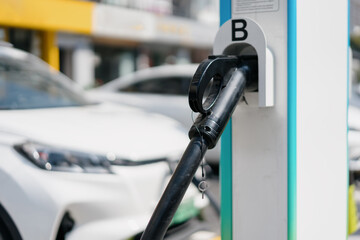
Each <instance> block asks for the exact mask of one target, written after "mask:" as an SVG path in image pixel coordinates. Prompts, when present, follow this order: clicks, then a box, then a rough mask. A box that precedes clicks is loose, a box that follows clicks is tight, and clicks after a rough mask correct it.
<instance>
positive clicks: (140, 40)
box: [0, 0, 219, 87]
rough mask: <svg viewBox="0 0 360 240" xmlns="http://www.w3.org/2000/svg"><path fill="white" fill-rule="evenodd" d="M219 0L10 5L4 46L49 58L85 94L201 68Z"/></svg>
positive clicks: (24, 1)
mask: <svg viewBox="0 0 360 240" xmlns="http://www.w3.org/2000/svg"><path fill="white" fill-rule="evenodd" d="M218 2H219V1H218V0H192V1H190V0H93V1H80V0H46V1H44V0H17V1H13V0H4V1H1V2H0V40H1V39H2V40H6V41H9V42H11V43H12V44H13V45H14V46H15V47H17V48H20V49H23V50H26V51H29V52H31V53H33V54H35V55H38V56H40V57H42V58H43V59H44V60H46V61H48V62H49V63H50V64H51V65H52V66H54V67H55V68H59V69H60V70H61V71H62V72H64V73H65V74H66V75H68V76H69V77H70V78H72V79H74V80H76V81H77V82H79V83H80V84H81V85H83V86H84V87H90V86H93V85H96V84H102V83H104V82H108V81H110V80H112V79H114V78H116V77H118V76H121V75H124V74H127V73H129V72H132V71H135V70H137V69H141V68H146V67H150V66H156V65H161V64H165V63H170V64H175V63H182V62H200V61H201V60H202V59H204V58H206V57H207V55H208V54H210V52H211V47H212V43H213V39H214V37H215V33H216V31H217V28H218V24H219V23H218V19H219V17H218V12H219V10H218V8H219V6H218V4H219V3H218Z"/></svg>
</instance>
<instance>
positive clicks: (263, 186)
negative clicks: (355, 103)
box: [214, 0, 349, 240]
mask: <svg viewBox="0 0 360 240" xmlns="http://www.w3.org/2000/svg"><path fill="white" fill-rule="evenodd" d="M348 7H349V3H348V1H347V0H343V1H339V0H316V1H312V0H298V1H297V0H271V1H260V0H232V1H231V0H220V12H221V16H220V18H221V25H222V26H221V27H220V29H219V32H218V34H217V37H216V40H215V43H214V54H232V55H242V54H256V55H258V58H259V90H258V92H247V93H245V98H246V100H247V104H245V103H244V102H242V103H240V104H239V106H238V107H237V109H236V110H235V112H234V114H233V117H232V120H231V122H230V123H229V125H228V126H227V129H226V130H225V132H224V134H223V136H222V145H221V146H222V153H221V162H220V174H221V211H222V213H221V225H222V239H223V240H230V239H235V240H265V239H266V240H286V239H287V240H341V239H344V240H345V239H347V190H348V163H347V162H348V161H347V105H348V104H347V99H348V78H349V77H348V72H349V69H348V68H349V67H348V66H349V61H348V59H349V58H348V56H349V52H348V51H349V50H348V49H349V40H348ZM254 50H255V51H254Z"/></svg>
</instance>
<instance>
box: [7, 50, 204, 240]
mask: <svg viewBox="0 0 360 240" xmlns="http://www.w3.org/2000/svg"><path fill="white" fill-rule="evenodd" d="M188 142H189V140H188V138H187V134H186V131H184V129H183V128H182V126H181V125H180V124H179V123H177V122H175V121H174V120H171V119H169V118H166V117H164V116H160V115H154V114H150V113H148V112H144V111H141V110H138V109H134V108H130V107H126V106H121V105H111V104H104V103H93V102H89V101H88V100H86V99H85V98H84V97H83V96H82V93H81V91H80V90H79V89H77V87H76V86H75V85H74V84H73V82H71V80H69V79H67V78H66V77H65V76H63V75H62V74H60V73H58V72H56V71H54V70H50V68H49V67H48V65H47V64H45V63H44V62H42V61H41V60H39V59H38V58H36V57H35V56H32V55H30V54H27V53H25V52H23V51H20V50H16V49H13V48H10V47H6V46H0V239H1V240H18V239H24V240H49V239H50V240H52V239H56V240H61V239H70V240H83V239H87V240H91V239H94V240H95V239H96V240H98V239H102V240H106V239H109V240H110V239H111V240H115V239H117V240H119V239H137V238H136V237H139V235H140V234H141V232H142V231H143V230H144V229H145V227H146V224H147V222H148V220H149V218H150V216H151V214H152V212H153V209H154V207H155V206H156V204H157V201H158V199H159V198H160V195H161V193H162V191H163V189H164V187H165V186H166V183H167V180H168V178H169V176H170V172H171V169H172V168H173V167H174V165H176V161H177V160H179V158H180V157H181V154H182V152H183V151H184V149H185V147H186V145H187V143H188ZM206 204H207V201H206V200H205V201H204V200H202V199H201V194H200V193H199V192H198V191H197V189H196V188H195V187H191V188H189V190H188V192H187V195H186V196H185V198H184V200H183V202H182V204H181V205H180V208H179V210H178V212H177V215H176V216H175V218H174V221H173V226H174V227H176V226H177V225H179V224H181V223H184V222H187V221H188V220H190V219H192V218H196V217H197V216H198V214H199V211H200V210H201V209H202V208H203V207H204V206H205V205H206ZM184 232H186V228H184V229H183V230H182V232H181V234H184ZM177 233H179V231H174V235H176V234H177ZM188 234H192V232H189V233H188Z"/></svg>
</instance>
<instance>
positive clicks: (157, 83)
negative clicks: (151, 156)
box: [88, 64, 220, 165]
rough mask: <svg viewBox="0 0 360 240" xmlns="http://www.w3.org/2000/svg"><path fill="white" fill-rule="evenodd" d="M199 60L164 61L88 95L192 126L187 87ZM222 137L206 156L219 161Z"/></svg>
mask: <svg viewBox="0 0 360 240" xmlns="http://www.w3.org/2000/svg"><path fill="white" fill-rule="evenodd" d="M197 67H198V64H180V65H163V66H159V67H152V68H147V69H144V70H140V71H137V72H134V73H132V74H129V75H126V76H123V77H120V78H117V79H115V80H112V81H110V82H109V83H106V84H104V85H102V86H100V87H97V88H95V89H92V90H90V91H89V92H88V93H89V96H90V97H92V98H95V99H102V100H106V101H111V102H114V103H121V104H126V105H128V106H133V107H137V108H142V109H143V110H145V111H148V112H154V113H160V114H163V115H166V116H168V117H171V118H173V119H176V120H177V121H179V122H181V123H182V124H183V125H184V127H185V128H186V129H187V130H189V129H190V127H191V126H192V124H193V121H195V119H196V117H197V113H192V110H191V109H190V106H189V103H188V90H189V85H190V82H191V79H192V77H193V76H194V73H195V71H196V69H197ZM219 158H220V141H219V142H218V144H217V146H216V147H215V148H214V149H213V150H209V151H208V152H207V153H206V160H207V162H209V163H210V164H213V165H217V164H218V163H219Z"/></svg>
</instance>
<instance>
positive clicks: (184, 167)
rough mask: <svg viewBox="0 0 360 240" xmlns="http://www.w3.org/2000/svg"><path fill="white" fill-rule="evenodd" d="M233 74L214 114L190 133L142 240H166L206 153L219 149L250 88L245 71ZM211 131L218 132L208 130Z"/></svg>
mask: <svg viewBox="0 0 360 240" xmlns="http://www.w3.org/2000/svg"><path fill="white" fill-rule="evenodd" d="M200 66H201V65H200ZM200 66H199V68H200ZM231 71H232V72H231V74H230V79H228V81H227V84H226V85H225V86H223V88H222V89H221V92H220V93H219V96H218V97H217V99H216V102H215V103H214V105H213V107H212V109H211V111H210V114H209V112H208V113H207V114H200V115H201V116H199V117H198V118H197V121H196V122H195V124H194V125H193V126H192V128H191V130H190V132H189V136H190V138H191V140H190V143H189V145H188V147H187V148H186V150H185V152H184V154H183V156H182V158H181V160H180V162H179V164H178V166H177V167H176V169H175V171H174V173H173V175H172V177H171V179H170V181H169V183H168V185H167V187H166V189H165V191H164V193H163V195H162V197H161V199H160V201H159V203H158V205H157V206H156V209H155V211H154V213H153V215H152V217H151V219H150V221H149V223H148V225H147V227H146V229H145V231H144V233H143V234H142V236H141V240H162V239H163V238H164V236H165V233H166V230H167V228H168V227H169V225H170V223H171V221H172V219H173V216H174V214H175V212H176V210H177V209H178V207H179V205H180V203H181V201H182V199H183V197H184V195H185V192H186V190H187V189H188V187H189V185H190V183H191V180H192V178H193V177H194V175H195V172H196V171H197V169H198V167H199V166H200V163H201V161H202V158H203V157H204V154H205V152H206V151H207V149H208V147H209V146H210V147H214V146H215V144H216V142H217V140H218V139H219V138H220V135H221V133H222V132H223V131H224V129H225V126H226V124H227V122H228V121H229V119H230V117H231V114H232V113H233V111H234V110H235V107H236V104H237V103H238V101H239V100H240V97H241V96H242V94H243V92H244V89H245V85H246V79H245V75H246V73H245V72H244V71H245V70H244V69H241V68H235V69H232V70H231ZM214 124H215V125H216V127H214ZM196 125H197V126H196ZM209 129H216V130H214V131H207V130H209ZM209 133H210V134H209Z"/></svg>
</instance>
